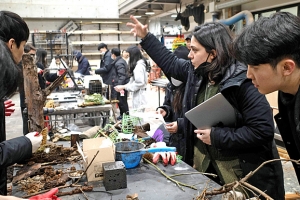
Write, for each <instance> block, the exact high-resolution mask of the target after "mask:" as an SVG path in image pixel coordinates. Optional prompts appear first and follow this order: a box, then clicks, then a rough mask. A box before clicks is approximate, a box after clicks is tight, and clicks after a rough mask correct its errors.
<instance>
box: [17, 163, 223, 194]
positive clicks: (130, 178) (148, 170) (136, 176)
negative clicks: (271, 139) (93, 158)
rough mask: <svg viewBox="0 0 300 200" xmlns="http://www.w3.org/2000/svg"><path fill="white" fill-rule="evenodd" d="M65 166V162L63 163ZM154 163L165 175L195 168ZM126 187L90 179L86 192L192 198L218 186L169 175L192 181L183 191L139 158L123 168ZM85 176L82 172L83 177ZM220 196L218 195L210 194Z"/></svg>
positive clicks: (190, 176) (203, 178) (197, 177)
mask: <svg viewBox="0 0 300 200" xmlns="http://www.w3.org/2000/svg"><path fill="white" fill-rule="evenodd" d="M65 166H66V165H65ZM157 166H158V167H159V168H160V169H161V170H162V171H163V172H164V173H166V174H167V175H174V174H183V173H192V172H197V171H196V170H195V169H193V168H192V167H190V166H188V165H187V164H186V163H184V162H181V163H178V164H176V165H174V166H171V165H168V166H167V167H164V166H163V165H162V164H161V163H158V164H157ZM126 177H127V188H125V189H118V190H111V191H106V190H105V188H104V186H103V182H102V181H95V182H89V185H93V186H94V189H93V191H92V192H85V195H86V197H87V198H88V199H110V200H111V199H112V200H114V199H115V200H117V199H126V196H127V195H133V194H135V193H137V194H138V198H139V199H140V200H142V199H145V200H150V199H153V200H158V199H187V200H188V199H190V200H192V199H195V198H196V197H197V196H198V195H199V194H201V192H202V191H203V190H204V189H206V188H207V189H208V190H211V189H215V188H219V187H220V186H219V185H218V184H216V183H215V182H213V181H212V180H210V179H209V178H207V177H206V176H204V175H202V174H200V173H199V174H188V175H181V176H175V177H172V178H173V179H175V180H177V181H180V182H182V183H185V184H188V185H194V186H195V187H196V188H197V190H194V189H191V188H188V187H184V186H182V188H183V189H184V191H183V190H182V189H180V188H179V187H178V186H177V185H176V184H175V183H174V182H171V181H170V180H168V179H167V178H166V177H165V176H163V175H162V174H161V173H160V172H158V171H157V170H156V169H155V168H154V167H153V166H151V165H149V164H145V163H143V162H141V163H140V164H139V165H138V166H137V167H136V168H133V169H127V170H126ZM84 181H86V180H85V176H84V178H83V179H82V181H80V182H79V184H80V183H83V182H84ZM72 189H74V188H64V189H60V191H62V192H66V191H70V190H72ZM13 195H15V196H18V197H22V196H23V195H24V194H23V193H22V192H20V191H17V189H14V190H13ZM59 198H60V199H61V200H73V199H86V198H85V196H84V195H83V194H74V195H69V196H61V197H59ZM210 199H212V200H214V199H221V195H218V196H214V197H212V198H210Z"/></svg>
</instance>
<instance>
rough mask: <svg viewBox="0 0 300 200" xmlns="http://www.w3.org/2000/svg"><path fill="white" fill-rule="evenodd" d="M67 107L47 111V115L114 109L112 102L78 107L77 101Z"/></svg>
mask: <svg viewBox="0 0 300 200" xmlns="http://www.w3.org/2000/svg"><path fill="white" fill-rule="evenodd" d="M67 105H68V107H67V109H64V110H55V111H54V112H52V113H47V115H65V114H76V113H83V112H93V111H95V112H108V111H110V110H111V109H112V105H111V104H105V105H97V106H86V107H77V103H69V104H67Z"/></svg>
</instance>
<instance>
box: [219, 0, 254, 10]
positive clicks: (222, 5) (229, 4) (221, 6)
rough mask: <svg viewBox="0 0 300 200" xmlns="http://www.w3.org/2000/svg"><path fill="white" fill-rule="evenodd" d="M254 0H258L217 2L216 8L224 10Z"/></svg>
mask: <svg viewBox="0 0 300 200" xmlns="http://www.w3.org/2000/svg"><path fill="white" fill-rule="evenodd" d="M252 1H257V0H234V1H228V2H225V3H220V4H217V5H216V6H215V8H216V10H222V9H224V8H230V7H234V6H239V5H242V4H245V3H250V2H252Z"/></svg>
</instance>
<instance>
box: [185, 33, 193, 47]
mask: <svg viewBox="0 0 300 200" xmlns="http://www.w3.org/2000/svg"><path fill="white" fill-rule="evenodd" d="M191 39H192V35H191V34H189V35H188V36H187V37H186V38H185V45H186V47H187V48H188V50H189V51H190V50H191Z"/></svg>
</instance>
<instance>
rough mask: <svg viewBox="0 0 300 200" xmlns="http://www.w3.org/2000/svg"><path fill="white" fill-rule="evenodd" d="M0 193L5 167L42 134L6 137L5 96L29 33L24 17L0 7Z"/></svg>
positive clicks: (11, 87) (4, 185) (15, 77)
mask: <svg viewBox="0 0 300 200" xmlns="http://www.w3.org/2000/svg"><path fill="white" fill-rule="evenodd" d="M0 24H1V26H0V71H1V73H0V195H7V171H6V168H7V167H8V166H10V165H12V164H14V163H17V162H21V161H23V160H25V159H27V158H30V157H31V156H32V153H33V152H35V151H36V150H37V149H38V147H39V146H40V144H41V141H42V136H37V137H35V136H34V134H35V133H34V132H32V133H28V134H27V135H26V136H21V137H17V138H13V139H10V140H6V133H5V106H4V98H5V97H6V96H10V95H12V94H13V93H14V92H15V91H16V89H17V87H18V86H19V81H20V80H21V79H22V77H21V74H20V69H19V67H18V66H17V64H19V63H20V62H21V60H22V55H23V54H24V47H25V44H26V42H27V40H28V37H29V29H28V26H27V24H26V23H25V21H24V20H23V19H22V18H21V17H20V16H19V15H17V14H16V13H13V12H9V11H0Z"/></svg>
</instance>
